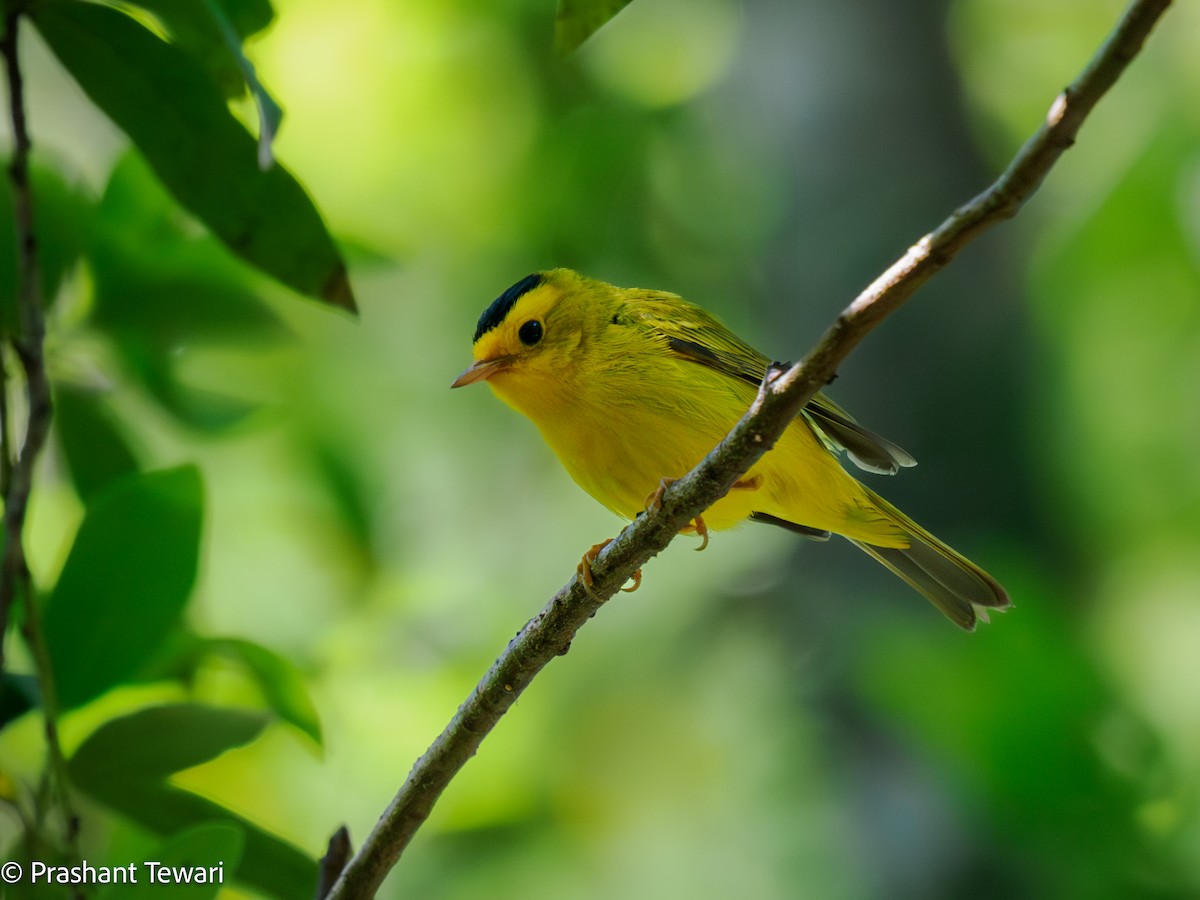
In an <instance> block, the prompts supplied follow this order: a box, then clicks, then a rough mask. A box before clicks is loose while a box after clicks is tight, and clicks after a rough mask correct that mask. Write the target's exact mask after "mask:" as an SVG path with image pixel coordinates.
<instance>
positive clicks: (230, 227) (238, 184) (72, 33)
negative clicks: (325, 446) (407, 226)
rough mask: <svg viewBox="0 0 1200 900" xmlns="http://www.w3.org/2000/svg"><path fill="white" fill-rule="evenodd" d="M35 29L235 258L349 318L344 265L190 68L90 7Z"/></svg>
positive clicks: (112, 14) (66, 6) (292, 183)
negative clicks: (339, 308) (243, 260)
mask: <svg viewBox="0 0 1200 900" xmlns="http://www.w3.org/2000/svg"><path fill="white" fill-rule="evenodd" d="M34 22H35V23H36V24H37V27H38V30H39V31H40V32H41V33H42V36H43V37H44V38H45V39H46V42H47V43H48V44H49V45H50V48H51V50H53V51H54V54H55V56H57V57H58V59H59V60H60V61H61V62H62V64H63V65H64V66H65V67H66V68H67V70H68V71H69V72H70V73H71V74H72V76H74V78H75V80H76V81H77V82H79V85H80V86H81V87H82V88H83V90H84V92H85V93H87V95H88V96H89V97H90V98H91V99H92V101H93V102H94V103H95V104H96V105H97V106H99V107H100V108H101V109H102V110H103V111H104V112H105V113H106V114H107V115H108V117H109V118H110V119H112V120H113V122H115V123H116V124H117V126H118V127H120V128H121V129H122V130H123V131H124V132H125V133H126V134H127V135H129V137H130V138H131V139H132V140H133V142H134V144H136V145H137V147H138V149H139V150H140V151H141V152H142V154H143V155H144V156H145V158H146V160H147V161H148V162H149V163H150V165H151V167H152V168H153V169H154V171H155V173H156V174H157V175H158V177H159V178H160V179H161V180H162V182H163V184H165V185H166V186H167V188H168V189H169V190H170V191H171V193H172V194H173V195H174V196H175V198H176V199H177V200H179V202H180V203H181V204H183V206H185V207H186V208H187V209H188V210H190V211H191V212H192V213H193V214H195V215H196V217H197V218H199V219H200V220H201V221H202V222H204V223H205V224H206V225H207V226H208V227H209V228H210V229H212V232H213V233H214V234H215V235H216V236H217V237H218V238H220V239H221V240H222V241H223V242H224V243H225V244H226V245H227V246H228V247H229V248H230V249H231V250H233V252H234V253H236V254H237V255H238V256H241V257H242V258H243V259H245V260H246V261H248V262H250V263H251V264H252V265H255V266H257V267H258V268H260V269H262V270H263V271H264V272H267V273H269V274H271V275H273V276H274V277H276V278H278V279H279V280H280V281H282V282H283V283H284V284H286V285H289V286H290V287H292V288H294V289H295V290H297V291H299V292H301V293H303V294H307V295H309V296H312V297H316V298H318V299H322V300H324V301H326V302H328V303H331V304H333V305H335V306H340V307H342V308H344V309H347V310H351V311H353V310H354V308H355V306H354V297H353V294H352V292H351V289H350V282H349V279H348V278H347V276H346V267H345V264H344V263H343V261H342V259H341V257H340V255H339V254H338V251H337V248H336V247H335V246H334V243H333V239H332V238H331V237H330V236H329V233H328V232H327V231H326V229H325V226H324V224H323V223H322V221H321V217H320V214H319V213H318V212H317V210H316V208H315V207H314V206H313V203H312V201H311V200H310V199H309V197H308V195H307V194H306V193H305V192H304V189H303V188H302V187H300V185H299V183H297V181H296V180H295V178H293V177H292V175H291V174H290V173H289V172H288V171H287V170H286V169H285V168H283V166H280V165H275V166H272V167H271V168H270V169H268V170H266V171H263V170H262V169H260V168H259V165H258V156H257V150H256V145H255V141H254V138H252V137H251V136H250V134H249V132H247V131H246V129H245V128H243V127H242V125H241V123H239V122H238V121H237V119H235V118H234V116H233V115H232V113H230V111H229V108H228V106H227V105H226V103H225V99H224V97H222V95H221V92H220V91H219V90H218V88H217V87H216V85H215V84H214V83H213V81H212V80H211V79H210V78H209V77H208V76H207V74H206V73H205V72H204V69H203V68H202V67H201V66H200V64H199V63H197V62H196V61H195V60H194V59H192V58H191V57H190V56H189V55H188V54H187V53H185V52H183V51H182V50H180V49H179V48H177V47H174V46H172V45H171V44H168V43H166V42H165V41H162V40H160V39H159V38H157V37H155V36H154V35H153V34H152V33H151V32H150V31H148V30H147V29H146V28H144V27H142V26H141V25H140V24H138V23H137V22H135V21H134V20H133V19H131V18H130V17H129V16H127V15H125V14H124V13H121V12H118V11H117V10H115V9H111V8H109V7H106V6H101V5H98V4H94V3H84V2H80V0H57V2H54V3H43V4H39V5H37V7H36V8H35V10H34Z"/></svg>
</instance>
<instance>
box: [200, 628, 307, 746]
mask: <svg viewBox="0 0 1200 900" xmlns="http://www.w3.org/2000/svg"><path fill="white" fill-rule="evenodd" d="M206 646H207V649H209V650H211V651H213V652H216V653H220V654H222V655H223V656H226V657H229V658H230V659H233V660H235V661H237V662H238V663H241V664H242V665H243V666H245V668H246V669H247V670H248V671H249V672H250V674H251V675H252V676H253V677H254V680H255V682H256V683H257V684H258V686H259V688H260V689H261V690H262V692H263V698H264V700H266V703H267V706H268V707H269V708H270V710H271V711H272V712H274V713H275V714H276V715H277V716H279V718H281V719H282V720H283V721H285V722H288V723H290V724H292V725H294V726H295V727H296V728H298V729H300V731H303V732H304V733H305V734H307V735H308V736H309V737H311V738H312V739H313V740H314V741H316V743H317V744H318V745H319V744H320V743H321V722H320V720H319V719H318V718H317V710H316V707H315V706H313V702H312V699H311V698H310V697H309V695H308V688H307V686H306V685H305V683H304V676H303V675H301V673H300V671H299V670H298V669H297V668H296V667H295V666H294V665H292V664H291V663H290V662H289V661H288V660H287V659H285V658H284V657H282V656H280V655H279V654H278V653H276V652H274V651H273V650H268V649H267V648H266V647H263V646H261V645H260V644H256V643H254V642H252V641H244V640H239V639H235V638H221V639H216V640H211V641H208V642H206Z"/></svg>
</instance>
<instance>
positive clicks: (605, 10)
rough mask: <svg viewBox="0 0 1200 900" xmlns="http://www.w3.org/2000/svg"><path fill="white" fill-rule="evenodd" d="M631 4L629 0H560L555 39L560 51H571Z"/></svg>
mask: <svg viewBox="0 0 1200 900" xmlns="http://www.w3.org/2000/svg"><path fill="white" fill-rule="evenodd" d="M628 5H629V0H558V14H557V16H556V18H555V22H554V40H555V43H556V44H557V46H558V52H559V53H562V54H564V55H565V54H567V53H570V52H571V51H572V50H574V49H576V48H577V47H578V46H579V45H580V44H582V43H583V42H584V41H586V40H587V39H588V38H589V37H591V36H592V34H593V33H594V32H595V31H596V30H597V29H599V28H600V26H602V25H604V24H605V23H606V22H607V21H608V20H609V19H611V18H612V17H613V16H615V15H616V14H617V13H619V12H620V11H621V10H623V9H624V8H625V7H626V6H628Z"/></svg>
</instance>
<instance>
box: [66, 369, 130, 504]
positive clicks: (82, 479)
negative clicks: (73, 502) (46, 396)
mask: <svg viewBox="0 0 1200 900" xmlns="http://www.w3.org/2000/svg"><path fill="white" fill-rule="evenodd" d="M54 426H55V428H57V429H58V437H59V443H60V444H61V445H62V450H63V454H64V455H65V456H66V458H67V469H68V471H69V472H70V473H71V481H72V482H73V483H74V485H75V491H76V493H78V494H79V496H80V498H82V499H83V501H84V502H85V503H86V502H87V501H88V500H90V499H91V498H92V497H93V496H94V495H95V494H96V493H97V492H98V491H100V490H101V489H102V488H105V487H107V486H108V485H109V484H110V483H111V482H113V481H116V480H117V479H118V478H120V477H122V476H124V475H129V474H131V473H133V472H136V471H137V470H138V462H137V457H135V456H134V454H133V451H132V450H130V449H129V445H128V444H127V443H126V442H125V438H124V437H123V436H122V434H121V432H120V430H118V428H117V426H116V424H115V423H114V422H113V420H112V418H111V417H110V416H109V415H108V413H107V411H106V410H105V408H104V404H103V402H102V400H101V398H100V396H99V395H98V394H96V393H94V392H90V391H84V390H80V389H79V388H75V387H71V386H69V385H65V384H64V385H59V387H58V389H57V390H56V391H55V398H54Z"/></svg>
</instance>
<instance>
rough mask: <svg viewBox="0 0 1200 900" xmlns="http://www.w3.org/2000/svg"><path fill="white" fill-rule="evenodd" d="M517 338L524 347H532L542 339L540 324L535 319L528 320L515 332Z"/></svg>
mask: <svg viewBox="0 0 1200 900" xmlns="http://www.w3.org/2000/svg"><path fill="white" fill-rule="evenodd" d="M517 337H519V338H520V339H521V343H522V344H524V345H525V346H526V347H532V346H533V345H534V344H536V343H537V342H538V341H540V340H541V339H542V323H541V322H539V321H538V320H537V319H530V320H529V321H528V322H526V323H525V324H524V325H522V326H521V328H520V330H519V331H518V332H517Z"/></svg>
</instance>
